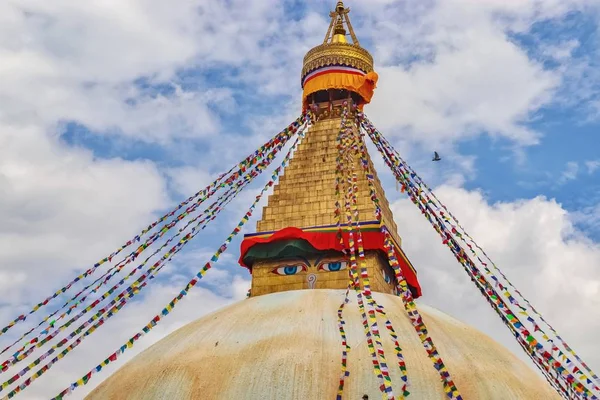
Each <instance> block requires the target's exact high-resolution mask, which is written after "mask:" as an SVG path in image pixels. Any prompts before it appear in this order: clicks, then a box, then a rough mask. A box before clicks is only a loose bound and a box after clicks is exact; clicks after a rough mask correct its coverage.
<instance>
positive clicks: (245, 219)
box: [7, 130, 304, 400]
mask: <svg viewBox="0 0 600 400" xmlns="http://www.w3.org/2000/svg"><path fill="white" fill-rule="evenodd" d="M303 138H304V131H303V130H302V131H298V137H297V139H296V141H295V142H294V144H293V145H292V147H291V148H290V149H289V151H288V153H287V154H286V156H285V158H284V159H283V161H282V163H281V165H280V166H279V167H277V168H276V169H275V170H274V171H273V174H272V175H271V179H270V180H269V181H268V182H267V183H266V184H265V186H264V187H263V188H262V190H261V192H260V193H259V194H258V195H257V196H256V198H255V200H254V202H253V203H252V204H251V205H250V208H249V209H248V211H247V212H246V213H245V215H244V216H243V217H242V219H241V220H240V222H239V223H238V225H237V226H236V227H235V228H234V229H233V231H232V232H231V233H230V234H229V236H228V237H227V239H225V241H224V242H223V243H222V245H221V246H220V247H219V248H218V250H217V251H216V252H215V253H214V254H213V256H212V257H211V259H210V261H209V262H207V263H206V264H205V265H204V267H203V268H202V269H201V270H200V271H199V272H198V273H197V274H196V275H195V276H194V277H193V278H192V279H191V280H190V281H189V282H188V283H187V285H186V286H185V288H184V289H183V290H181V292H180V293H179V294H178V295H177V296H176V297H175V298H173V299H172V300H171V301H170V302H169V304H167V305H166V306H165V307H164V308H163V310H162V311H161V313H160V314H157V315H156V316H155V317H154V318H152V319H151V320H150V322H149V323H148V324H146V325H145V326H144V327H143V328H142V329H141V330H140V331H139V332H137V333H136V334H135V335H134V336H132V337H131V338H130V339H129V340H128V341H127V342H125V343H124V344H123V345H122V346H120V347H119V348H118V349H117V350H116V351H115V352H114V353H112V354H111V355H110V356H109V357H108V358H106V359H105V360H104V361H102V362H101V363H100V364H98V365H97V366H96V368H94V369H92V370H90V371H89V372H88V373H86V374H85V375H84V376H83V377H82V378H80V379H79V380H77V381H76V382H73V383H72V384H71V385H70V386H69V387H68V388H66V389H64V390H63V391H61V392H60V393H59V394H58V395H57V396H55V397H53V398H52V400H61V399H63V398H64V397H65V396H67V395H69V394H71V393H72V392H73V390H75V389H76V388H78V387H80V386H84V385H86V384H87V383H88V382H89V381H90V379H91V378H92V376H93V375H94V374H96V373H98V372H100V371H101V370H102V368H104V367H105V366H107V365H108V364H110V363H112V362H115V361H117V359H118V358H119V357H120V356H121V355H122V354H123V353H125V352H126V351H127V349H130V348H132V347H133V345H134V344H135V342H137V341H138V340H139V339H140V338H142V337H143V336H144V335H146V334H147V333H149V332H150V331H151V330H152V329H153V328H154V327H155V326H156V325H157V324H158V323H159V322H160V321H161V320H162V319H163V318H164V317H166V316H167V315H169V314H170V313H171V311H172V310H173V309H174V308H175V307H176V305H177V303H178V302H179V301H180V300H182V299H183V298H184V297H185V296H187V295H188V293H189V291H190V290H191V289H192V288H193V287H194V286H196V284H198V282H199V280H200V279H202V278H203V277H204V275H205V274H206V273H207V272H208V271H209V270H210V269H211V268H212V264H214V263H216V262H217V261H218V260H219V258H220V256H221V255H222V254H223V253H224V252H225V251H226V250H227V248H228V246H229V244H230V243H231V241H232V240H233V238H234V237H236V236H237V235H238V234H239V232H240V231H241V229H242V227H243V226H244V225H245V224H246V223H247V222H248V220H249V219H250V217H251V216H252V214H253V212H254V209H255V208H256V206H257V204H258V203H259V202H260V201H261V199H262V198H263V196H264V194H265V193H266V192H267V191H268V190H269V188H271V187H272V186H273V185H274V184H275V182H276V181H277V180H278V178H279V175H280V174H281V172H282V170H283V169H284V168H285V167H286V166H287V164H288V163H289V160H290V159H291V156H292V154H293V153H294V151H295V150H296V149H297V147H298V145H299V144H300V143H301V140H302V139H303ZM7 398H9V397H7Z"/></svg>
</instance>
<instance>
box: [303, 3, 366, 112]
mask: <svg viewBox="0 0 600 400" xmlns="http://www.w3.org/2000/svg"><path fill="white" fill-rule="evenodd" d="M349 13H350V8H346V7H344V3H343V2H341V1H338V2H337V4H336V6H335V9H334V10H333V11H331V12H330V13H329V16H330V17H331V21H330V22H329V28H328V29H327V33H326V34H325V38H324V39H323V43H321V44H320V45H318V46H316V47H314V48H312V49H310V50H309V51H308V53H306V55H305V56H304V63H303V65H302V74H301V84H302V88H303V94H302V104H303V107H304V108H306V107H307V106H308V103H309V97H310V95H311V94H313V93H316V92H319V91H323V90H329V89H340V90H348V91H350V92H354V93H357V94H358V95H360V96H361V98H362V100H361V101H359V104H360V106H362V105H363V104H367V103H369V102H370V101H371V97H372V96H373V90H374V89H375V86H376V83H377V74H376V73H375V72H374V71H373V57H372V56H371V54H369V52H368V51H367V50H365V49H363V48H362V47H361V46H360V43H359V42H358V39H357V38H356V35H355V34H354V28H353V27H352V23H351V22H350V17H349V16H348V14H349ZM347 36H350V38H351V41H352V43H350V39H347ZM332 73H333V74H338V75H339V74H342V75H339V76H337V77H335V78H332V76H333V75H331V74H332Z"/></svg>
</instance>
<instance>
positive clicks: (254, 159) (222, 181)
mask: <svg viewBox="0 0 600 400" xmlns="http://www.w3.org/2000/svg"><path fill="white" fill-rule="evenodd" d="M307 120H308V114H307V113H304V114H302V115H301V116H300V117H299V118H298V119H296V120H295V121H294V122H292V123H291V124H290V125H288V127H286V128H285V129H284V130H282V131H281V132H279V133H278V134H277V135H275V136H274V137H273V138H272V139H271V140H269V141H268V142H266V143H265V144H263V145H262V146H261V147H259V148H258V149H257V150H256V151H254V152H253V153H252V154H250V155H249V156H248V157H246V158H245V159H244V160H242V161H241V162H240V163H239V164H237V165H235V166H233V167H232V168H231V169H230V170H229V171H227V172H226V173H224V174H221V175H219V176H218V177H217V179H215V181H213V182H212V183H211V184H210V185H208V186H207V187H206V188H204V189H202V190H200V191H199V192H197V193H196V194H194V195H193V196H190V197H189V198H188V199H186V200H185V201H183V202H181V203H180V204H179V205H178V206H177V207H175V208H174V209H173V210H172V211H170V212H169V213H167V214H165V215H163V216H162V217H161V218H159V219H158V220H156V221H154V222H153V223H151V224H150V225H148V226H147V227H146V228H145V229H143V230H142V231H141V232H140V233H139V234H137V235H136V236H134V237H133V238H132V239H130V240H128V241H127V242H126V243H124V244H123V245H121V246H120V247H119V248H118V249H117V250H115V251H113V252H112V253H111V254H109V255H108V256H106V257H104V258H102V259H101V260H99V261H98V262H96V263H95V264H94V266H93V267H91V268H89V269H87V270H86V271H85V272H83V273H82V274H80V275H78V276H76V277H75V278H74V279H73V280H71V281H70V282H69V283H68V284H66V285H65V286H63V287H62V288H60V289H59V290H57V291H55V292H54V293H53V294H52V295H51V296H48V297H47V298H46V299H44V300H43V301H41V302H39V303H38V304H36V305H35V306H33V307H32V308H31V310H29V311H28V312H27V313H25V314H21V315H19V316H18V317H17V318H15V319H14V320H12V321H11V322H10V323H8V324H7V325H6V326H5V327H3V328H2V329H0V336H2V335H4V334H5V333H6V332H8V331H9V329H11V328H12V327H14V326H15V325H17V324H19V323H22V322H24V321H25V320H26V319H27V318H28V316H30V315H31V314H33V313H35V312H37V311H38V310H40V309H41V308H43V307H45V306H46V305H48V304H49V303H50V302H51V301H52V300H54V299H56V298H57V297H59V296H61V295H63V294H64V293H66V292H67V291H68V290H69V289H71V287H72V286H73V285H75V284H76V283H77V282H79V281H81V280H83V279H85V278H87V277H88V276H90V275H92V274H93V273H94V272H95V271H96V270H97V269H98V268H99V267H100V266H101V265H103V264H105V263H107V262H111V261H112V259H113V258H114V257H115V256H117V255H118V254H119V253H121V252H122V251H123V250H124V249H126V248H128V247H129V246H131V245H132V244H134V243H136V242H140V240H141V238H142V237H143V236H144V235H146V234H147V233H148V232H150V231H151V230H153V229H154V228H155V227H156V226H157V225H159V224H160V223H161V222H163V221H165V220H167V219H169V218H170V217H173V216H174V215H175V214H176V213H177V212H178V211H179V210H181V209H182V208H183V207H185V206H186V205H188V204H190V203H192V202H193V201H196V203H198V204H200V203H202V202H203V201H205V200H206V199H207V198H208V197H210V195H209V193H211V191H212V190H214V189H215V188H216V189H220V188H222V187H225V186H230V185H231V182H233V181H234V180H235V179H237V178H236V177H237V176H239V174H241V173H243V172H244V171H245V170H246V169H248V168H249V167H252V166H253V165H255V164H256V163H258V161H260V160H261V159H262V156H263V155H264V154H265V153H266V152H268V151H270V150H271V149H273V148H274V147H276V146H277V145H278V144H280V143H281V142H282V141H287V140H288V139H289V138H290V136H291V135H293V134H294V133H295V132H296V130H297V129H298V128H299V127H301V126H304V125H305V124H306V122H307ZM236 169H237V171H236ZM226 178H227V179H226ZM213 193H214V192H213ZM169 229H170V228H169ZM102 278H103V277H101V278H98V280H96V281H95V282H94V283H92V284H90V285H88V286H86V287H85V288H84V289H83V290H81V291H80V292H79V293H77V294H76V295H75V296H73V298H71V299H70V300H69V301H68V302H67V303H65V304H64V305H63V306H62V307H61V308H60V309H59V310H57V311H56V312H55V313H53V314H51V315H49V316H47V317H46V318H45V319H44V320H43V321H42V323H44V322H46V321H48V320H49V319H50V318H52V316H54V315H55V314H56V313H58V312H59V311H60V310H62V309H64V308H65V307H67V306H68V305H69V304H70V303H71V302H73V301H75V300H76V299H77V298H78V297H79V296H80V295H81V294H82V293H83V292H84V291H86V290H87V289H88V288H89V287H90V286H92V285H94V284H96V283H97V282H98V281H99V280H101V279H102ZM40 325H41V324H40ZM38 327H39V325H38ZM36 328H37V327H34V328H32V329H31V330H30V331H28V332H27V333H25V334H23V335H22V337H21V338H20V339H18V340H17V341H16V342H15V343H13V344H11V345H10V346H9V347H8V348H6V349H4V350H3V351H2V352H1V353H0V354H3V353H4V352H6V351H7V350H8V349H9V348H10V347H12V346H14V345H15V344H16V343H17V342H20V341H21V340H22V339H23V338H24V337H25V336H27V335H28V334H29V333H31V332H33V331H34V330H35V329H36Z"/></svg>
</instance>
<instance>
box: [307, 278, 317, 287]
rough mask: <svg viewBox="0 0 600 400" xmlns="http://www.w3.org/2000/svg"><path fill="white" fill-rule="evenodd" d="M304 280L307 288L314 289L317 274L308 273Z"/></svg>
mask: <svg viewBox="0 0 600 400" xmlns="http://www.w3.org/2000/svg"><path fill="white" fill-rule="evenodd" d="M306 280H307V281H308V288H309V289H314V288H315V283H316V282H317V275H315V274H309V275H308V276H307V277H306Z"/></svg>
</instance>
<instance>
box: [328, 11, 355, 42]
mask: <svg viewBox="0 0 600 400" xmlns="http://www.w3.org/2000/svg"><path fill="white" fill-rule="evenodd" d="M349 13H350V8H345V7H344V3H343V2H342V1H338V2H337V4H336V6H335V10H334V11H331V12H330V13H329V17H330V18H331V22H330V23H329V29H327V34H326V35H325V39H324V40H323V44H327V43H347V41H346V29H345V28H344V23H345V24H346V26H347V27H348V31H350V37H351V38H352V43H353V44H355V45H356V46H360V44H359V43H358V39H357V38H356V35H355V34H354V28H352V24H351V23H350V17H348V14H349ZM332 30H333V32H332Z"/></svg>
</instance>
